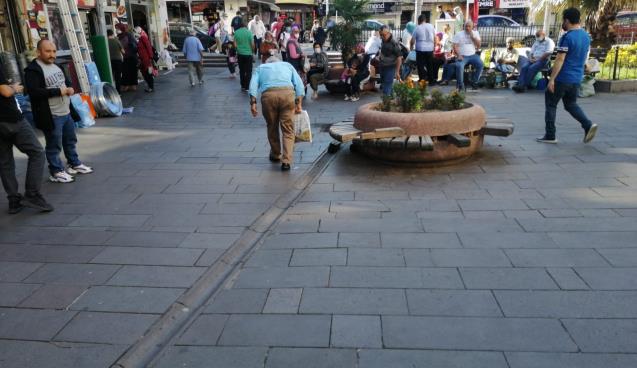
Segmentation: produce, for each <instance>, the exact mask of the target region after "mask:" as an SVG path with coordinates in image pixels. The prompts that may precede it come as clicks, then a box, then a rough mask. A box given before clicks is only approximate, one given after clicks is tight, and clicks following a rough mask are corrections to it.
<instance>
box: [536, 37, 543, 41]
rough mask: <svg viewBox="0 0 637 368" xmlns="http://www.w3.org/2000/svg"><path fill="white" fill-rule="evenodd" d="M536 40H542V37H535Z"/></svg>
mask: <svg viewBox="0 0 637 368" xmlns="http://www.w3.org/2000/svg"><path fill="white" fill-rule="evenodd" d="M535 39H536V40H538V41H539V42H542V41H544V37H535Z"/></svg>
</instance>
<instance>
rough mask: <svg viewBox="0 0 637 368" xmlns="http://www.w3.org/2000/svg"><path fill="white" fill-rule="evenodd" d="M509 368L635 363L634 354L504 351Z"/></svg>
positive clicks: (593, 367) (612, 367) (620, 367)
mask: <svg viewBox="0 0 637 368" xmlns="http://www.w3.org/2000/svg"><path fill="white" fill-rule="evenodd" d="M506 357H507V362H508V363H509V366H510V367H511V368H544V367H560V368H597V367H604V368H623V367H632V366H635V365H636V364H637V355H635V354H590V353H516V352H511V353H506Z"/></svg>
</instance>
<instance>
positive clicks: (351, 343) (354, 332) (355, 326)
mask: <svg viewBox="0 0 637 368" xmlns="http://www.w3.org/2000/svg"><path fill="white" fill-rule="evenodd" d="M381 335H382V333H381V327H380V316H343V315H334V316H332V335H331V338H330V344H331V346H332V347H339V348H348V347H349V348H381V347H382V346H383V342H382V336H381Z"/></svg>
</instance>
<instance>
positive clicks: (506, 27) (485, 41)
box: [478, 15, 541, 47]
mask: <svg viewBox="0 0 637 368" xmlns="http://www.w3.org/2000/svg"><path fill="white" fill-rule="evenodd" d="M539 29H541V27H540V26H523V25H521V24H520V23H518V22H516V21H514V20H513V19H511V18H507V17H505V16H502V15H480V16H479V17H478V32H480V38H481V39H482V45H484V46H489V47H504V46H506V39H507V38H508V37H513V39H515V41H517V42H522V43H523V44H524V45H525V46H527V47H530V46H532V45H533V42H535V32H537V31H538V30H539Z"/></svg>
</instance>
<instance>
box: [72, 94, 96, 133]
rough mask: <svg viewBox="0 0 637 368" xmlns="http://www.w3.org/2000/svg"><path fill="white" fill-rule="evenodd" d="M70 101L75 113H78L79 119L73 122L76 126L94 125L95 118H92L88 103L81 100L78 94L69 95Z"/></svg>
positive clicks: (86, 126)
mask: <svg viewBox="0 0 637 368" xmlns="http://www.w3.org/2000/svg"><path fill="white" fill-rule="evenodd" d="M71 103H72V104H73V108H74V109H75V111H76V112H77V114H78V115H80V121H76V122H75V124H76V125H77V127H78V128H88V127H92V126H93V125H95V119H93V115H91V109H90V107H89V106H88V103H86V102H85V101H82V98H81V97H80V95H73V96H71Z"/></svg>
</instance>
